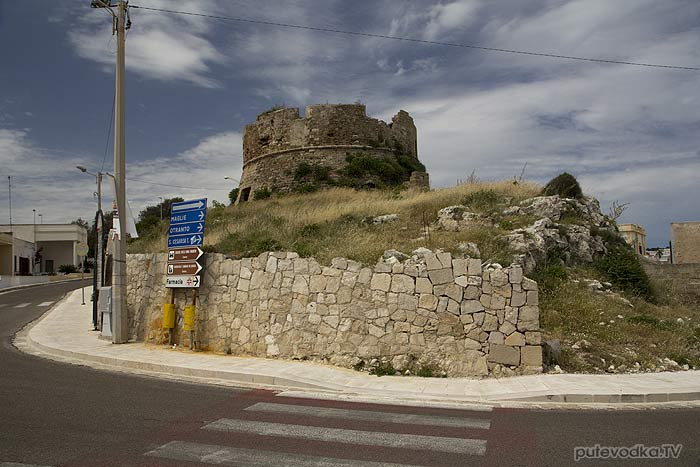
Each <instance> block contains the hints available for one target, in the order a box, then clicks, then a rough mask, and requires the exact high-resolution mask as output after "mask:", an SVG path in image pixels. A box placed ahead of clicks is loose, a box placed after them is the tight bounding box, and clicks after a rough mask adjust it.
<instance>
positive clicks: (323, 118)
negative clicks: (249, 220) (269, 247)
mask: <svg viewBox="0 0 700 467" xmlns="http://www.w3.org/2000/svg"><path fill="white" fill-rule="evenodd" d="M349 153H353V154H358V153H360V154H367V155H371V156H374V157H389V156H393V155H394V154H402V155H406V156H410V157H413V158H416V159H417V158H418V145H417V132H416V127H415V125H414V123H413V119H412V118H411V116H410V115H409V114H408V113H407V112H405V111H403V110H400V111H399V112H398V113H397V114H396V115H395V116H394V117H393V119H392V122H391V123H386V122H383V121H381V120H378V119H375V118H370V117H368V116H367V114H366V108H365V106H364V105H362V104H321V105H310V106H308V107H306V115H305V117H304V118H302V117H301V116H300V113H299V109H296V108H283V109H277V110H271V111H267V112H264V113H262V114H260V115H258V117H257V119H256V121H255V123H252V124H250V125H247V126H246V128H245V132H244V135H243V176H242V177H241V185H240V188H241V194H240V195H239V200H246V199H247V197H248V196H252V194H253V193H254V192H255V191H256V190H258V189H261V188H265V187H267V188H270V189H272V188H274V189H275V190H278V191H292V190H294V189H295V188H296V186H297V185H298V184H299V181H298V180H295V171H296V168H297V167H298V166H299V164H301V163H303V162H305V163H307V164H310V165H316V166H322V167H326V168H328V169H329V170H331V171H337V170H340V169H342V168H343V167H344V166H345V165H346V164H347V162H346V160H345V159H346V156H347V154H349ZM425 178H426V180H427V177H425ZM407 181H408V180H407Z"/></svg>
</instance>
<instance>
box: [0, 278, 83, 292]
mask: <svg viewBox="0 0 700 467" xmlns="http://www.w3.org/2000/svg"><path fill="white" fill-rule="evenodd" d="M88 279H90V278H89V277H86V278H85V279H81V278H80V277H77V278H73V279H65V280H62V281H53V282H42V283H40V284H26V285H16V286H14V287H7V288H4V289H0V295H2V294H4V293H7V292H14V291H16V290H22V289H30V288H32V287H43V286H47V285H54V284H64V283H66V282H76V281H83V280H88Z"/></svg>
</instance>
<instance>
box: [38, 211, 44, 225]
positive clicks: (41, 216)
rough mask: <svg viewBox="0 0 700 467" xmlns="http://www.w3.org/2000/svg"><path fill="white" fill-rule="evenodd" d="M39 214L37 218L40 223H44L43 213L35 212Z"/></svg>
mask: <svg viewBox="0 0 700 467" xmlns="http://www.w3.org/2000/svg"><path fill="white" fill-rule="evenodd" d="M37 216H39V220H40V221H41V225H44V215H43V214H37Z"/></svg>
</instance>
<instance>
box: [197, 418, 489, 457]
mask: <svg viewBox="0 0 700 467" xmlns="http://www.w3.org/2000/svg"><path fill="white" fill-rule="evenodd" d="M203 428H204V429H206V430H216V431H227V432H242V433H253V434H257V435H262V436H283V437H287V438H302V439H312V440H316V441H324V442H337V443H348V444H363V445H369V446H382V447H392V448H403V449H424V450H429V451H442V452H451V453H458V454H469V455H475V456H483V455H484V454H485V453H486V440H483V439H469V438H448V437H442V436H426V435H409V434H398V433H382V432H375V431H360V430H346V429H342V428H326V427H315V426H305V425H288V424H284V423H268V422H257V421H250V420H231V419H227V418H222V419H220V420H217V421H215V422H212V423H209V424H208V425H206V426H204V427H203Z"/></svg>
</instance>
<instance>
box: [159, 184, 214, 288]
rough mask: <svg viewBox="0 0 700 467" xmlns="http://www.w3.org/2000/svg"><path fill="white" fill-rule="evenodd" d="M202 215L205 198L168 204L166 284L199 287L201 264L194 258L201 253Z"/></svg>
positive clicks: (204, 213)
mask: <svg viewBox="0 0 700 467" xmlns="http://www.w3.org/2000/svg"><path fill="white" fill-rule="evenodd" d="M206 216H207V199H206V198H200V199H193V200H188V201H181V202H179V203H173V204H172V205H171V206H170V228H169V229H168V266H167V270H166V279H165V286H166V287H168V288H188V287H191V288H198V287H199V285H200V283H201V280H200V277H199V273H200V272H201V271H202V266H201V265H200V264H199V263H198V261H197V260H199V258H201V257H202V254H203V252H202V249H201V248H200V246H201V245H202V243H203V242H204V221H205V219H206Z"/></svg>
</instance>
